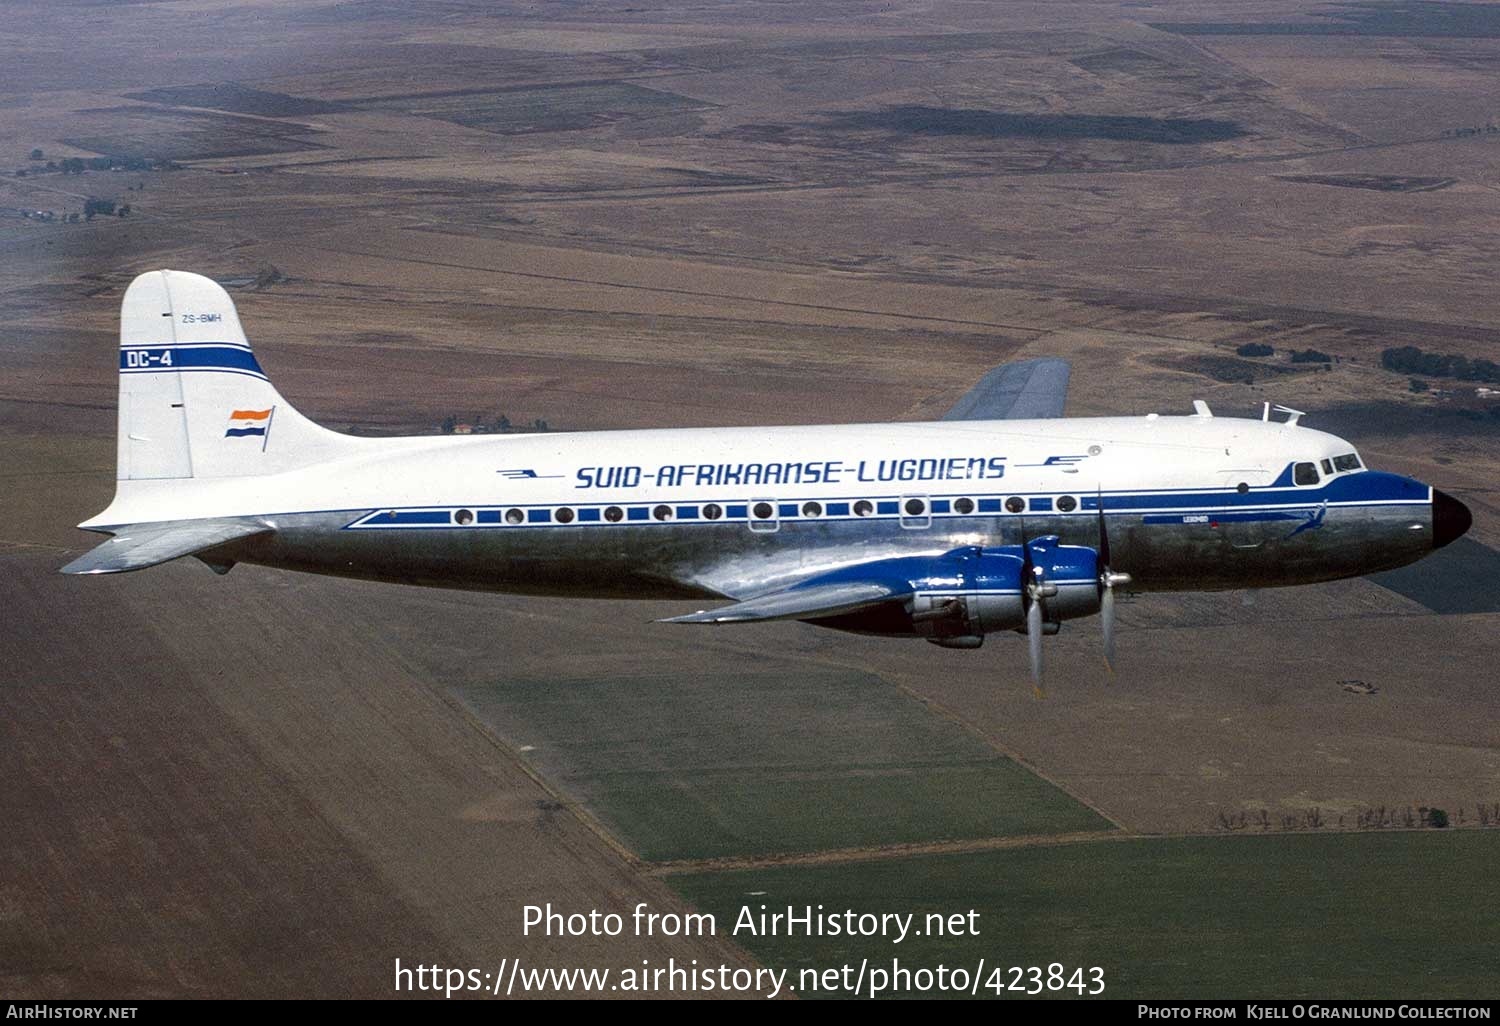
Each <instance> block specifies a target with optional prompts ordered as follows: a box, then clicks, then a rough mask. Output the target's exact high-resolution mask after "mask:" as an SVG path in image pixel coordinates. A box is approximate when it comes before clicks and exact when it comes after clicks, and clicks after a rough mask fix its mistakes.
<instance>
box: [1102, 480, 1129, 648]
mask: <svg viewBox="0 0 1500 1026" xmlns="http://www.w3.org/2000/svg"><path fill="white" fill-rule="evenodd" d="M1129 583H1130V575H1129V574H1117V573H1115V572H1114V571H1113V570H1111V569H1110V566H1109V529H1108V528H1107V527H1106V526H1105V523H1104V486H1103V485H1100V486H1099V623H1100V625H1101V626H1102V627H1103V628H1104V665H1105V666H1106V667H1108V668H1109V672H1110V673H1111V674H1113V673H1114V672H1115V585H1117V584H1129Z"/></svg>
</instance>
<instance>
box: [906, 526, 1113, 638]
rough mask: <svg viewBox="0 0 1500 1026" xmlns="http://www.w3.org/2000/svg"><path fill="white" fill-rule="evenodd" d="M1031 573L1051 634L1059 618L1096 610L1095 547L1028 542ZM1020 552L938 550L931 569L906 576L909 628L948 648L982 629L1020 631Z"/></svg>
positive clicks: (1023, 603)
mask: <svg viewBox="0 0 1500 1026" xmlns="http://www.w3.org/2000/svg"><path fill="white" fill-rule="evenodd" d="M1026 547H1027V549H1028V550H1029V555H1030V560H1031V565H1032V567H1033V571H1032V572H1033V574H1035V573H1036V572H1037V571H1038V570H1039V571H1040V578H1039V579H1040V583H1041V589H1042V593H1041V603H1042V612H1043V616H1044V618H1045V627H1046V629H1047V630H1048V632H1049V633H1055V632H1056V630H1057V625H1058V624H1059V623H1061V622H1062V621H1063V620H1069V619H1073V618H1075V617H1079V616H1092V615H1093V614H1094V613H1097V612H1098V611H1099V570H1098V565H1099V558H1098V553H1097V552H1095V551H1094V550H1093V549H1091V548H1089V547H1087V546H1083V545H1061V544H1059V543H1058V540H1057V538H1056V537H1055V536H1048V537H1045V538H1036V539H1033V540H1032V541H1030V542H1028V543H1027V546H1026ZM1026 556H1027V554H1026V553H1023V552H1022V550H1021V546H1019V545H1003V546H1000V547H998V548H994V549H972V550H967V551H960V552H951V553H948V554H947V555H945V556H943V557H942V559H941V563H940V564H939V566H934V568H933V569H934V570H936V571H938V572H936V573H933V574H931V575H930V576H927V577H925V578H923V579H921V580H917V581H913V582H912V583H913V585H914V586H915V591H916V594H915V595H913V596H912V598H911V599H910V600H909V601H908V603H907V612H908V614H909V615H910V616H911V621H912V630H913V632H914V633H915V634H916V635H917V636H918V637H922V638H926V639H927V640H929V641H931V642H933V643H935V644H939V645H943V646H944V647H947V648H978V647H979V645H980V644H981V643H982V642H983V639H984V636H985V635H986V634H992V633H994V632H996V631H1016V630H1020V631H1024V630H1025V629H1026V610H1027V607H1028V605H1029V602H1030V598H1029V596H1028V594H1027V585H1028V584H1029V583H1031V582H1028V581H1024V580H1023V579H1022V578H1023V575H1024V573H1025V566H1026Z"/></svg>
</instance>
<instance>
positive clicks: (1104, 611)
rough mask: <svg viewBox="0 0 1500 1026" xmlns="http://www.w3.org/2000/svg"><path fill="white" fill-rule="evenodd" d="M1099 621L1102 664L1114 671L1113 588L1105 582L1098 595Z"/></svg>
mask: <svg viewBox="0 0 1500 1026" xmlns="http://www.w3.org/2000/svg"><path fill="white" fill-rule="evenodd" d="M1099 622H1100V624H1101V625H1102V626H1103V628H1104V665H1105V666H1107V667H1108V668H1109V672H1110V673H1111V674H1113V673H1114V672H1115V588H1114V585H1113V584H1109V583H1106V584H1105V586H1104V594H1103V595H1101V596H1099Z"/></svg>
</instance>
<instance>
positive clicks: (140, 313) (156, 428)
mask: <svg viewBox="0 0 1500 1026" xmlns="http://www.w3.org/2000/svg"><path fill="white" fill-rule="evenodd" d="M356 444H357V440H356V439H353V438H350V437H348V436H347V435H340V434H338V433H336V432H333V431H329V430H327V429H326V428H322V427H319V426H318V425H317V424H314V423H313V422H312V421H310V420H308V419H307V418H306V417H304V416H302V415H301V414H300V413H298V412H297V411H296V410H295V409H293V408H292V406H291V404H290V403H288V402H287V401H286V399H284V398H283V397H282V396H281V393H279V392H277V391H276V388H275V386H274V385H272V384H271V382H270V381H269V380H268V379H267V378H266V375H265V372H264V371H262V370H261V367H260V364H259V362H257V360H256V359H255V353H254V352H252V351H251V349H250V343H249V342H248V341H246V339H245V333H244V331H243V330H242V329H241V328H240V319H239V316H238V314H236V312H235V309H234V301H233V300H231V299H230V298H229V294H228V293H227V292H225V291H224V289H223V288H221V287H220V286H219V285H218V284H217V283H216V282H214V281H212V280H210V279H208V278H205V277H203V276H202V275H198V274H189V273H187V272H185V271H151V272H149V273H147V274H143V275H141V276H140V277H138V278H136V279H135V281H133V282H131V284H130V287H129V288H128V289H126V291H125V299H124V302H123V303H122V305H121V310H120V426H119V452H118V461H117V473H116V477H117V479H118V480H120V481H148V480H161V479H183V478H200V479H201V478H222V477H244V476H254V475H260V474H275V473H279V472H281V471H285V470H292V469H295V468H297V467H300V466H304V465H306V464H308V463H314V462H317V461H319V460H324V459H329V458H332V457H334V456H337V455H340V454H341V453H343V452H345V451H347V450H349V449H350V448H352V447H353V446H354V445H356Z"/></svg>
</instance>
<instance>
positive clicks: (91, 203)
mask: <svg viewBox="0 0 1500 1026" xmlns="http://www.w3.org/2000/svg"><path fill="white" fill-rule="evenodd" d="M114 212H115V201H114V200H112V199H98V198H97V197H94V196H90V197H89V198H88V199H86V200H84V202H83V216H84V219H85V220H87V221H92V220H93V219H94V215H95V214H105V215H110V214H113V213H114Z"/></svg>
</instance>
